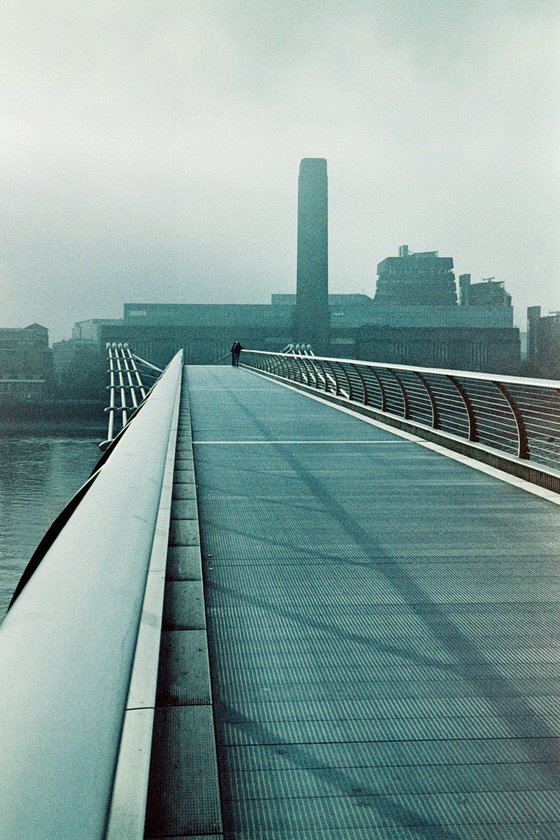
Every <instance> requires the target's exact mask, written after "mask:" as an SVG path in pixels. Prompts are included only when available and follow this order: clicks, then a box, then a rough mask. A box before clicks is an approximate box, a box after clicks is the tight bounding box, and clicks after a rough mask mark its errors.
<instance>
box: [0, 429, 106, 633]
mask: <svg viewBox="0 0 560 840" xmlns="http://www.w3.org/2000/svg"><path fill="white" fill-rule="evenodd" d="M99 440H100V438H99V437H92V436H87V437H68V436H67V437H62V436H52V435H51V436H44V437H43V436H37V435H33V436H31V435H30V436H25V437H23V436H10V437H0V621H1V620H2V618H3V617H4V615H5V612H6V609H7V607H8V604H9V602H10V598H11V596H12V593H13V591H14V589H15V587H16V585H17V582H18V580H19V578H20V577H21V574H22V572H23V570H24V569H25V567H26V565H27V563H28V562H29V560H30V558H31V555H32V554H33V552H34V550H35V548H36V546H37V544H38V542H39V541H40V539H41V537H42V536H43V534H44V533H45V531H46V530H47V528H48V527H49V525H50V524H51V523H52V521H53V520H54V519H55V517H56V516H57V515H58V514H59V513H60V511H61V510H62V509H63V508H64V506H65V505H66V503H67V502H68V501H69V499H70V498H71V497H72V496H73V495H74V493H75V492H76V491H77V490H78V489H79V488H80V486H81V485H82V484H83V483H84V481H85V480H86V478H87V477H88V476H89V474H90V472H91V470H92V469H93V467H94V466H95V464H96V463H97V460H98V459H99V455H100V452H99V448H98V443H99Z"/></svg>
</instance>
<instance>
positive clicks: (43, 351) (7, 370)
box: [0, 324, 53, 402]
mask: <svg viewBox="0 0 560 840" xmlns="http://www.w3.org/2000/svg"><path fill="white" fill-rule="evenodd" d="M52 384H53V361H52V351H51V349H50V348H49V331H48V329H47V328H46V327H43V326H41V324H30V326H28V327H23V328H17V327H16V328H2V329H0V401H2V402H7V401H10V402H11V401H14V400H17V401H22V400H25V401H28V400H29V401H31V400H42V399H45V398H46V397H47V396H48V395H49V393H50V390H51V388H52Z"/></svg>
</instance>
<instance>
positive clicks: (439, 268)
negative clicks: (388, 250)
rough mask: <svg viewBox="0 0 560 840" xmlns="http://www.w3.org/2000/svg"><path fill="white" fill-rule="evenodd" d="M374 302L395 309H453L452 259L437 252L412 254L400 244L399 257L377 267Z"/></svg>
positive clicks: (454, 290)
mask: <svg viewBox="0 0 560 840" xmlns="http://www.w3.org/2000/svg"><path fill="white" fill-rule="evenodd" d="M377 274H378V278H377V289H376V292H375V298H374V300H375V302H376V303H378V304H392V305H397V306H410V305H413V306H415V305H421V306H454V305H455V304H456V303H457V290H456V288H455V275H454V274H453V258H452V257H440V256H439V255H438V252H437V251H423V252H420V253H417V254H411V253H410V252H409V250H408V245H401V247H400V248H399V255H398V257H387V258H386V259H384V260H383V261H382V262H380V263H379V265H378V266H377Z"/></svg>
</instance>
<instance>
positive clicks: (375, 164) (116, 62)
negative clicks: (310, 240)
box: [0, 0, 560, 340]
mask: <svg viewBox="0 0 560 840" xmlns="http://www.w3.org/2000/svg"><path fill="white" fill-rule="evenodd" d="M0 31H1V32H2V35H1V36H0V48H1V49H0V96H1V109H0V124H1V128H2V142H1V144H0V156H1V157H0V160H1V168H2V182H3V189H2V190H1V193H0V196H1V197H0V208H1V224H0V283H1V290H2V297H1V300H2V305H1V317H0V326H22V325H25V324H27V323H31V322H32V321H40V322H41V323H43V324H45V325H46V326H48V327H49V328H50V329H51V338H52V339H55V340H56V339H59V338H61V337H63V336H68V335H69V334H70V329H71V327H72V325H73V323H74V321H76V320H82V319H86V318H92V317H120V316H121V314H122V304H123V302H124V301H150V302H156V301H162V302H263V303H264V302H267V301H268V300H269V297H270V293H271V292H273V291H276V292H292V291H295V257H296V209H297V174H298V166H299V161H300V159H301V158H302V157H314V156H317V157H326V158H327V159H328V169H329V190H330V289H331V291H333V292H356V291H364V292H366V293H368V294H373V291H374V281H375V276H376V264H377V262H379V261H380V260H382V259H383V258H385V257H386V256H389V255H392V254H396V253H397V249H398V246H399V245H400V244H403V243H407V244H408V245H409V246H410V248H411V250H413V251H422V250H439V252H440V254H441V255H444V256H452V257H454V259H455V267H456V271H457V274H459V273H462V272H470V273H471V274H472V275H473V279H474V280H478V279H480V278H482V277H489V276H494V277H496V279H499V280H504V281H505V283H506V287H507V288H508V290H509V291H510V292H511V293H512V295H513V298H514V301H513V302H514V305H515V307H516V319H517V321H518V323H520V324H521V323H522V324H524V321H525V318H524V310H525V307H526V306H527V305H531V304H540V305H542V306H543V308H544V309H545V311H548V310H549V309H560V221H559V220H560V212H559V211H560V156H559V149H560V84H559V78H560V7H559V6H558V2H557V0H502V2H499V0H484V2H480V1H479V0H469V2H463V0H383V2H381V0H370V1H369V2H366V1H365V0H357V2H350V1H349V2H347V3H343V2H341V1H340V0H337V2H331V1H330V0H320V2H316V1H314V0H306V2H303V1H302V2H293V0H284V2H281V3H278V2H274V3H273V2H268V0H258V2H257V0H245V2H242V0H238V2H236V0H222V2H214V1H213V0H200V2H199V0H151V2H147V1H146V0H133V1H132V0H120V2H119V0H116V2H115V0H85V1H84V2H76V0H50V2H44V0H4V2H3V3H2V8H1V10H0Z"/></svg>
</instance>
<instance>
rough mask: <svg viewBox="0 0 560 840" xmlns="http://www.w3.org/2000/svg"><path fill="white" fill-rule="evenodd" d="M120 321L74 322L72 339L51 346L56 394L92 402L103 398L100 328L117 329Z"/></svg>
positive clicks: (97, 319) (108, 319)
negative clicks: (66, 394) (91, 400)
mask: <svg viewBox="0 0 560 840" xmlns="http://www.w3.org/2000/svg"><path fill="white" fill-rule="evenodd" d="M120 324H122V318H105V319H104V318H91V319H90V320H87V321H77V322H76V324H74V327H73V329H72V337H71V338H68V339H64V340H63V341H58V342H55V343H54V344H53V348H52V351H53V366H54V379H55V383H56V386H57V388H58V392H59V394H65V393H70V394H71V395H72V396H73V397H74V398H77V399H95V398H99V397H100V396H101V395H102V394H103V389H104V387H105V374H106V367H107V365H106V362H105V354H104V352H103V350H102V348H103V347H104V344H103V340H102V330H103V328H106V327H110V326H115V325H116V326H117V327H118V326H119V325H120Z"/></svg>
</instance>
